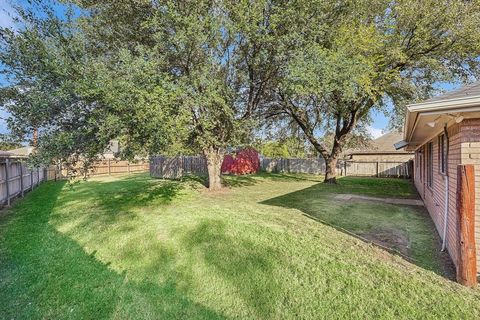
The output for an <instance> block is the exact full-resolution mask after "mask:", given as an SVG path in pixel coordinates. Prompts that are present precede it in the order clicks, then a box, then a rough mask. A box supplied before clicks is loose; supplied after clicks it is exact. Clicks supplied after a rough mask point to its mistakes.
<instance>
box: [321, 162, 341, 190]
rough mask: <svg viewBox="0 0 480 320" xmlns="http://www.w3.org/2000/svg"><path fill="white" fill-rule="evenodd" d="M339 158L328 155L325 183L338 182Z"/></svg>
mask: <svg viewBox="0 0 480 320" xmlns="http://www.w3.org/2000/svg"><path fill="white" fill-rule="evenodd" d="M337 160H338V159H337V158H333V157H328V158H327V159H325V167H326V168H325V180H323V182H324V183H331V184H335V183H337Z"/></svg>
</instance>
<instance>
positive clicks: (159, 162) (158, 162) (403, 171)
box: [150, 156, 413, 179]
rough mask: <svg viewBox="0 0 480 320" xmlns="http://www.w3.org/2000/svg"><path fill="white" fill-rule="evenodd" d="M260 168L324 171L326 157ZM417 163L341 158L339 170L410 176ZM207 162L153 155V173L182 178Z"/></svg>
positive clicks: (270, 162) (265, 163) (264, 162)
mask: <svg viewBox="0 0 480 320" xmlns="http://www.w3.org/2000/svg"><path fill="white" fill-rule="evenodd" d="M260 169H261V170H262V171H267V172H286V173H307V174H324V173H325V160H323V158H311V159H271V158H262V159H261V161H260ZM412 170H413V162H411V161H408V162H399V161H396V162H395V161H374V162H372V161H369V162H363V161H352V160H346V161H345V160H339V161H338V163H337V173H338V174H339V175H342V176H370V177H396V178H410V177H411V176H412ZM206 173H207V161H206V159H205V157H203V156H176V157H165V156H156V157H152V158H150V175H151V176H152V177H155V178H166V179H178V178H181V177H182V176H183V175H185V174H206Z"/></svg>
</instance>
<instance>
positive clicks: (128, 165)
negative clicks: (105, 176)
mask: <svg viewBox="0 0 480 320" xmlns="http://www.w3.org/2000/svg"><path fill="white" fill-rule="evenodd" d="M127 172H128V173H130V162H127Z"/></svg>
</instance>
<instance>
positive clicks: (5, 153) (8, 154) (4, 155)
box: [0, 150, 13, 157]
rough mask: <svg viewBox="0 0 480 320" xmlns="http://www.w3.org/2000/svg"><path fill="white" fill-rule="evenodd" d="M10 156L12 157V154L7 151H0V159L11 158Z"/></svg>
mask: <svg viewBox="0 0 480 320" xmlns="http://www.w3.org/2000/svg"><path fill="white" fill-rule="evenodd" d="M11 156H13V153H11V152H8V151H4V150H0V157H11Z"/></svg>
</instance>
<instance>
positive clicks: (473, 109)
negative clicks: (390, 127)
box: [396, 82, 480, 285]
mask: <svg viewBox="0 0 480 320" xmlns="http://www.w3.org/2000/svg"><path fill="white" fill-rule="evenodd" d="M403 138H404V140H403V141H401V142H399V143H397V144H396V147H399V148H402V147H404V148H405V150H406V151H414V152H415V156H414V183H415V186H416V188H417V190H418V192H419V194H420V196H421V197H422V199H423V201H424V203H425V207H426V208H427V210H428V212H429V213H430V216H431V218H432V219H433V222H434V223H435V226H436V229H437V231H438V233H439V235H440V237H441V239H442V247H443V249H446V250H447V251H448V253H449V254H450V256H451V258H452V260H453V262H454V264H455V267H456V269H457V279H458V280H459V281H460V282H463V283H464V284H467V285H473V282H472V281H475V283H476V276H477V273H479V272H480V245H478V246H476V247H475V242H476V243H478V244H480V82H476V83H474V84H471V85H468V86H465V87H463V88H460V89H458V90H455V91H452V92H450V93H447V94H445V95H442V96H438V97H435V98H433V99H430V100H427V101H424V102H422V103H417V104H412V105H409V106H408V107H407V115H406V121H405V130H404V137H403ZM466 214H467V215H466ZM466 237H467V238H468V239H466ZM465 268H470V273H471V274H470V283H468V281H467V282H466V281H465V279H462V277H463V278H464V277H465V272H468V270H467V271H465ZM460 273H461V274H460ZM472 279H474V280H472Z"/></svg>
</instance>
